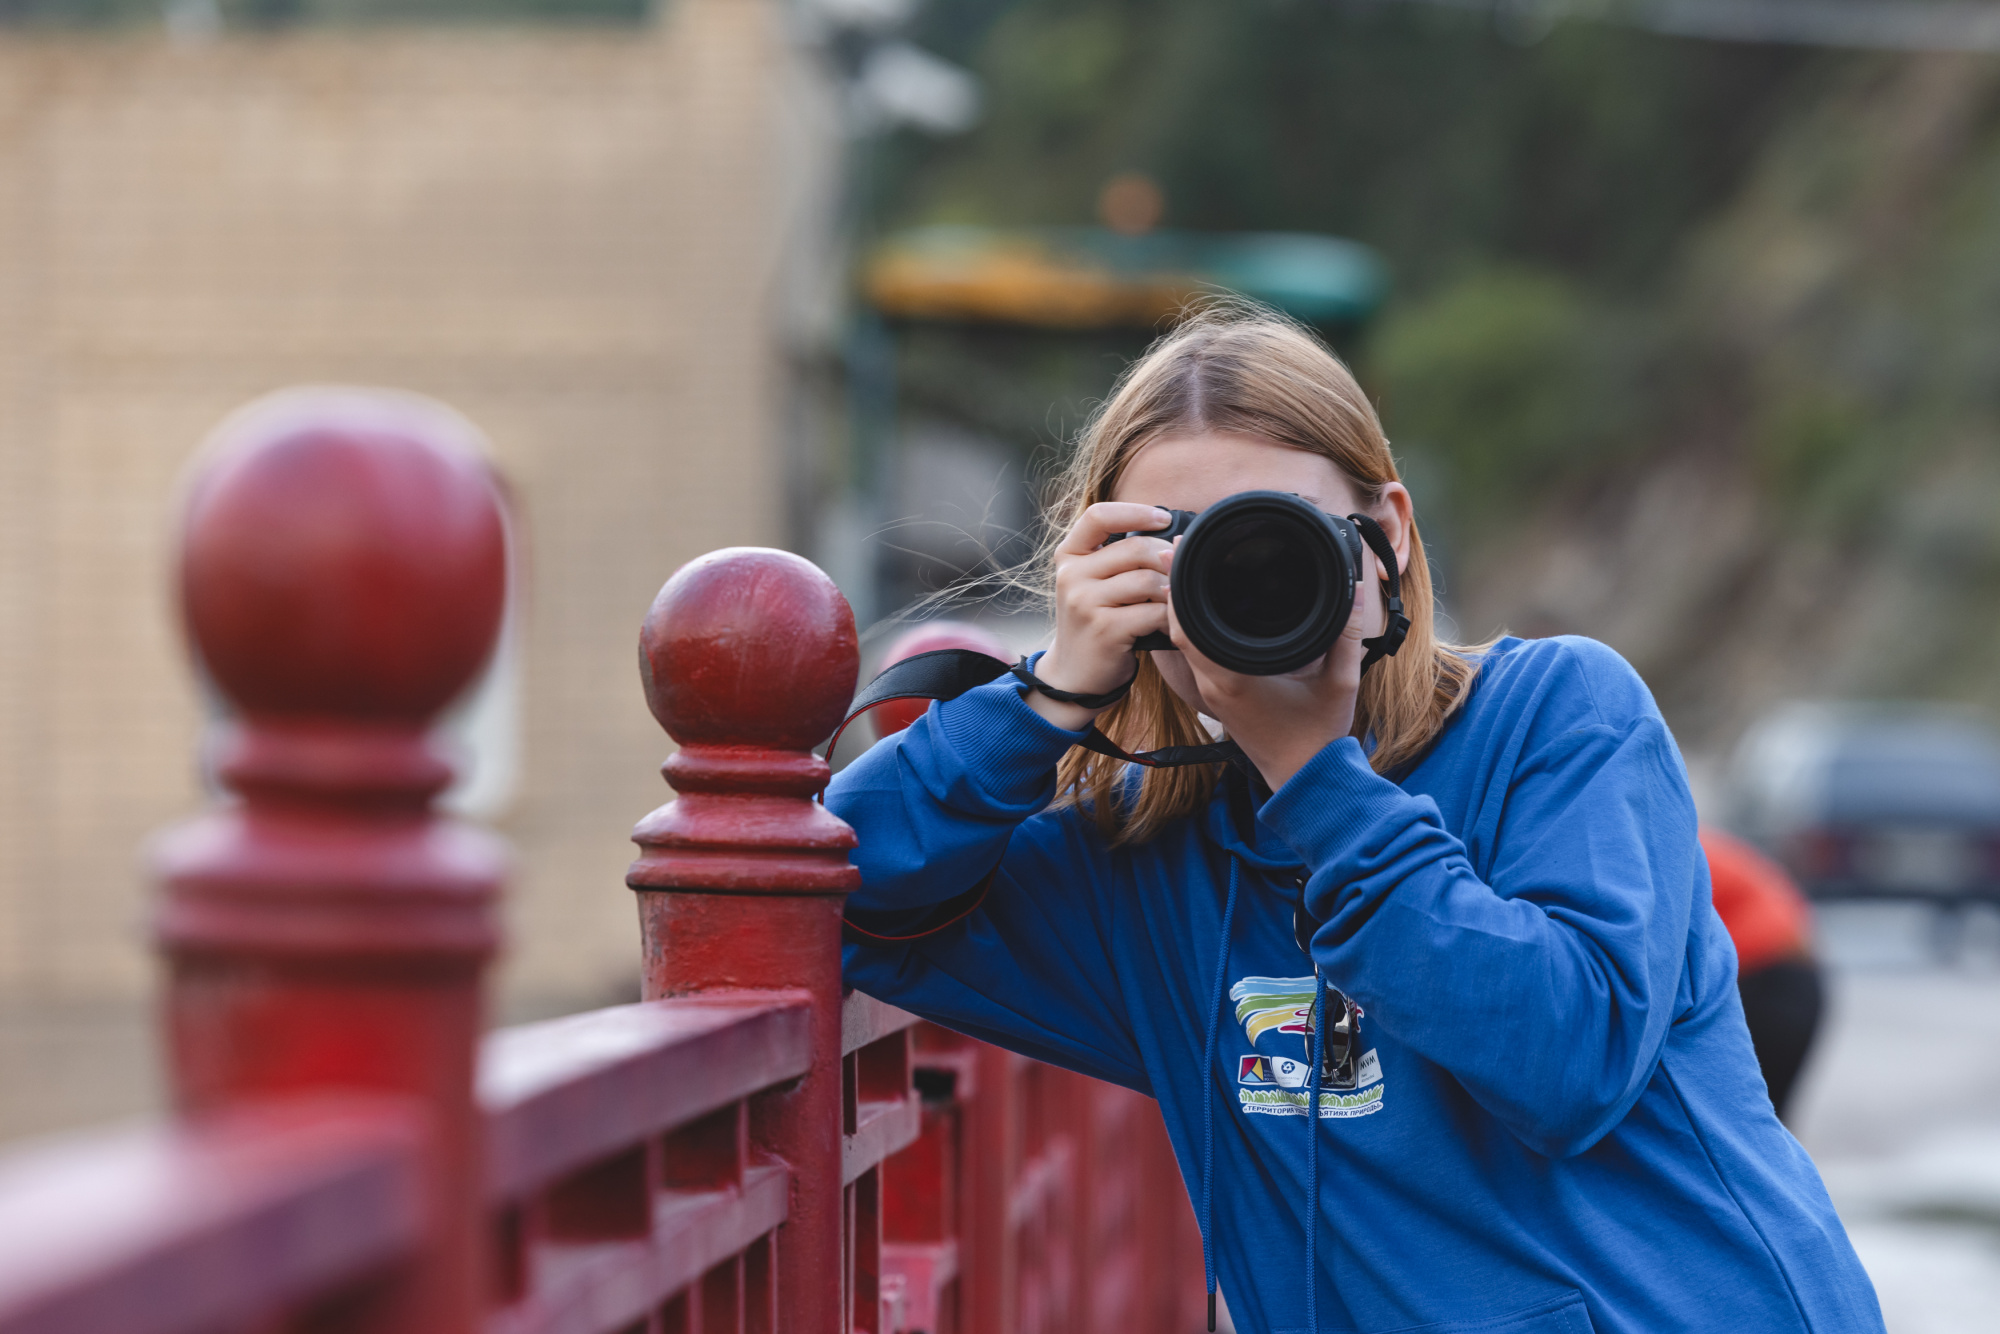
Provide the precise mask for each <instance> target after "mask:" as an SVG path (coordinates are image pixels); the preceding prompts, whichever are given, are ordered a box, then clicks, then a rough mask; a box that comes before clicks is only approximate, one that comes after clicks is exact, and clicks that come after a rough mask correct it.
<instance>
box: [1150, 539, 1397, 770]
mask: <svg viewBox="0 0 2000 1334" xmlns="http://www.w3.org/2000/svg"><path fill="white" fill-rule="evenodd" d="M1176 545H1178V544H1176ZM1168 564H1169V566H1170V567H1171V565H1172V560H1171V558H1169V561H1168ZM1167 620H1168V634H1170V635H1171V636H1172V637H1173V641H1174V647H1176V648H1178V649H1179V650H1180V651H1181V653H1182V655H1183V656H1184V657H1185V658H1186V659H1187V663H1188V667H1189V668H1190V669H1191V670H1192V671H1193V673H1194V679H1195V686H1196V688H1197V689H1198V690H1199V691H1200V693H1201V700H1202V711H1203V712H1204V713H1206V714H1208V715H1209V717H1211V718H1214V719H1215V720H1216V721H1217V722H1219V723H1221V724H1222V725H1223V727H1224V728H1226V729H1227V730H1228V732H1229V737H1230V739H1231V740H1232V741H1234V742H1235V743H1236V744H1237V745H1239V746H1241V747H1243V753H1244V754H1245V755H1247V756H1249V757H1250V762H1251V763H1252V764H1254V765H1256V766H1257V772H1258V773H1260V774H1262V775H1263V777H1264V781H1265V782H1266V783H1268V784H1270V786H1271V790H1272V791H1273V792H1275V791H1277V790H1278V789H1279V788H1281V787H1283V786H1284V785H1285V783H1286V782H1287V781H1289V780H1290V778H1291V776H1292V775H1293V774H1295V773H1297V772H1298V771H1299V770H1300V769H1302V768H1304V767H1305V765H1306V762H1307V761H1308V760H1310V759H1312V757H1313V756H1315V755H1317V754H1319V753H1320V751H1322V750H1324V749H1326V747H1327V746H1328V745H1329V744H1331V743H1332V742H1334V741H1337V740H1339V739H1340V738H1341V737H1344V736H1346V735H1348V734H1349V733H1351V732H1352V731H1353V730H1354V702H1355V698H1356V697H1357V696H1358V695H1359V693H1360V691H1361V660H1362V659H1363V658H1365V657H1367V656H1368V650H1367V649H1366V648H1365V647H1363V646H1362V643H1361V641H1362V640H1363V639H1367V638H1370V637H1372V636H1374V635H1379V634H1381V633H1382V629H1383V626H1384V625H1385V624H1386V623H1387V620H1388V607H1387V605H1386V604H1385V602H1384V601H1383V596H1382V569H1381V566H1380V564H1379V563H1378V562H1377V561H1376V559H1375V553H1374V552H1372V551H1368V552H1364V553H1363V566H1362V575H1361V582H1360V583H1359V584H1357V585H1356V586H1355V590H1354V610H1353V612H1352V613H1350V614H1349V615H1348V618H1347V625H1346V627H1345V628H1344V629H1342V630H1341V632H1340V638H1339V639H1337V640H1335V641H1334V645H1333V647H1332V648H1331V649H1329V650H1327V653H1326V656H1325V657H1323V658H1320V659H1319V660H1318V661H1317V662H1312V663H1308V664H1307V665H1306V666H1304V667H1301V668H1299V669H1298V670H1297V671H1293V672H1287V673H1285V674H1284V675H1282V676H1245V675H1244V674H1243V673H1241V672H1232V671H1230V670H1229V669H1228V668H1226V667H1218V666H1216V665H1215V663H1213V662H1211V661H1209V659H1207V658H1206V657H1204V656H1202V653H1201V650H1199V649H1197V648H1195V647H1194V646H1193V645H1192V644H1190V643H1188V641H1187V637H1186V635H1184V634H1183V633H1182V632H1181V626H1180V621H1179V619H1178V618H1176V617H1175V616H1174V615H1173V608H1172V606H1171V605H1169V607H1168V609H1167Z"/></svg>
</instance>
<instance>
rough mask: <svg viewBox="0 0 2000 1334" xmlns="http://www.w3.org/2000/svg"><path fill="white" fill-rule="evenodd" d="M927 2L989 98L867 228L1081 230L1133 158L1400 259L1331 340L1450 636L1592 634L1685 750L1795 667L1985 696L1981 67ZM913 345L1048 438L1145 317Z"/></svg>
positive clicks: (1997, 160)
mask: <svg viewBox="0 0 2000 1334" xmlns="http://www.w3.org/2000/svg"><path fill="white" fill-rule="evenodd" d="M933 23H934V26H935V27H936V31H933V32H930V33H928V34H926V40H928V41H929V42H931V44H932V45H934V46H936V47H937V48H938V49H940V50H945V51H947V52H948V53H949V54H952V55H953V56H955V57H956V58H958V59H961V60H963V61H965V62H966V63H967V64H969V65H970V66H972V67H973V68H975V69H977V70H978V71H979V72H980V74H981V75H982V77H983V78H984V80H985V81H986V86H987V90H988V97H989V103H990V108H991V110H990V115H989V118H988V120H987V122H986V124H985V125H984V126H982V128H981V129H980V130H979V131H978V132H977V133H976V134H974V135H972V136H970V137H968V139H966V140H964V141H961V142H958V143H953V144H943V145H938V144H931V143H919V142H917V141H914V140H911V141H908V142H901V141H898V142H894V143H891V144H889V145H887V146H885V147H884V148H883V149H882V150H881V151H880V153H879V155H878V159H877V163H876V166H875V169H874V171H873V173H872V181H873V189H874V193H873V196H872V198H871V200H870V208H869V210H868V217H869V219H870V220H871V223H872V225H874V226H876V227H880V228H886V227H890V226H895V225H902V224H907V223H912V222H931V221H995V222H1075V221H1085V220H1088V219H1089V217H1090V216H1091V213H1092V211H1093V207H1094V201H1095V198H1096V193H1097V191H1098V190H1099V189H1100V188H1101V186H1102V184H1103V183H1104V181H1105V180H1106V179H1108V178H1109V177H1111V176H1112V175H1113V174H1114V173H1118V172H1128V171H1139V172H1143V173H1146V174H1147V175H1149V176H1151V177H1152V178H1153V179H1155V180H1156V181H1158V182H1159V183H1160V186H1161V188H1162V190H1163V192H1164V194H1165V196H1166V199H1167V221H1168V223H1169V224H1171V225H1177V226H1186V227H1194V228H1208V229H1218V230H1219V229H1235V228H1272V229H1278V228H1285V229H1299V230H1317V231H1326V232H1332V233H1336V234H1340V235H1346V236H1350V237H1354V238H1356V239H1358V240H1361V241H1364V242H1367V243H1368V244H1370V245H1372V246H1374V247H1376V248H1377V249H1378V250H1379V251H1381V252H1382V253H1383V254H1384V255H1385V256H1386V257H1387V258H1388V259H1389V261H1390V262H1391V264H1392V266H1393V269H1394V272H1395V277H1396V283H1397V294H1396V296H1395V298H1394V300H1393V302H1392V304H1391V307H1390V309H1389V310H1388V312H1387V313H1386V314H1385V316H1384V317H1383V318H1382V319H1381V320H1380V321H1379V322H1378V323H1377V325H1376V326H1375V327H1374V328H1373V329H1372V330H1370V331H1369V332H1368V334H1367V336H1366V338H1365V340H1363V341H1362V342H1360V343H1359V344H1356V345H1349V346H1347V348H1346V350H1347V351H1348V353H1349V354H1350V355H1351V356H1352V357H1353V358H1354V359H1355V361H1356V363H1357V366H1358V368H1359V369H1360V371H1361V373H1362V375H1363V378H1364V381H1365V382H1366V383H1367V384H1368V386H1369V388H1370V390H1371V392H1373V393H1374V394H1375V395H1376V397H1377V399H1378V402H1379V403H1380V405H1381V407H1382V410H1383V414H1384V418H1385V420H1386V422H1387V424H1388V427H1389V431H1390V434H1391V437H1392V438H1393V439H1394V440H1395V441H1396V444H1397V448H1398V451H1399V453H1400V454H1401V455H1402V456H1403V457H1404V458H1405V460H1406V463H1407V471H1408V472H1409V475H1410V477H1411V479H1412V482H1413V485H1414V486H1415V487H1416V488H1417V491H1418V501H1419V509H1420V514H1421V517H1422V518H1423V520H1424V522H1425V524H1426V529H1427V531H1428V532H1429V534H1430V535H1431V539H1432V541H1433V542H1434V543H1435V544H1436V545H1437V546H1438V548H1439V549H1440V551H1441V555H1442V566H1443V569H1444V572H1445V580H1446V585H1447V587H1446V594H1447V605H1448V606H1449V608H1450V610H1451V612H1452V614H1453V615H1454V617H1455V618H1456V620H1457V622H1458V624H1459V628H1460V633H1461V634H1462V635H1463V636H1464V637H1465V638H1468V639H1478V638H1482V637H1484V636H1486V635H1488V634H1491V633H1493V632H1495V631H1496V630H1498V629H1500V628H1502V627H1506V628H1511V629H1514V630H1516V631H1519V632H1523V633H1537V634H1542V633H1552V632H1556V631H1564V630H1567V631H1576V632H1580V633H1585V634H1591V635H1595V636H1598V637H1600V638H1603V639H1606V640H1608V641H1609V642H1610V643H1612V644H1613V645H1615V646H1616V647H1618V648H1619V649H1620V650H1621V651H1623V652H1624V653H1625V654H1627V655H1628V656H1629V657H1630V658H1631V659H1632V660H1633V661H1634V662H1635V663H1636V664H1637V665H1638V666H1639V668H1640V670H1641V671H1643V672H1644V673H1645V674H1646V676H1647V678H1648V679H1649V681H1651V683H1652V684H1653V686H1654V688H1655V690H1656V691H1657V692H1658V693H1659V695H1660V697H1661V700H1662V703H1663V705H1664V706H1665V707H1666V708H1667V710H1668V713H1669V715H1670V717H1671V719H1672V720H1673V722H1674V724H1675V726H1676V728H1677V730H1678V731H1679V733H1680V735H1681V736H1682V739H1683V742H1684V744H1686V745H1687V746H1689V747H1690V748H1691V749H1697V750H1699V749H1708V748H1713V747H1717V746H1720V745H1725V744H1727V743H1728V742H1729V741H1730V740H1731V739H1733V737H1734V735H1735V733H1736V731H1737V730H1738V729H1739V728H1740V727H1741V725H1742V724H1743V722H1744V721H1745V720H1746V719H1747V718H1748V717H1749V716H1751V715H1753V714H1754V713H1755V712H1756V711H1757V710H1759V709H1760V708H1762V707H1763V706H1764V705H1765V704H1766V703H1768V702H1769V701H1770V700H1772V699H1774V698H1778V697H1781V696H1787V695H1797V694H1837V695H1938V696H1949V697H1958V698H1967V699H1972V700H1977V701H1981V702H1985V703H1988V704H1993V705H2000V674H1996V673H1994V672H1991V671H1989V670H1988V669H1987V663H1988V661H1989V653H1988V651H1987V650H1988V646H1989V641H1992V640H1994V639H1995V638H1996V637H2000V376H1996V371H2000V365H1996V364H1995V363H1996V358H2000V114H1996V113H2000V62H1996V61H1994V60H1992V59H1990V58H1976V57H1944V56H1897V57H1888V56H1872V55H1859V54H1853V53H1836V52H1825V51H1819V52H1814V51H1806V50H1802V49H1800V48H1779V47H1761V46H1752V45H1742V44H1718V43H1707V42H1696V41H1687V40H1680V39H1672V38H1665V37H1659V36H1654V35H1649V34H1643V33H1637V32H1633V31H1630V30H1625V29H1619V28H1615V27H1609V26H1603V25H1597V24H1590V23H1566V24H1560V25H1558V26H1556V27H1554V28H1553V29H1552V30H1549V31H1547V32H1546V33H1541V34H1532V33H1531V34H1523V33H1519V32H1510V31H1506V30H1504V29H1502V28H1496V26H1495V25H1494V22H1493V21H1492V20H1491V19H1490V18H1488V17H1487V16H1484V15H1478V14H1464V13H1456V12H1448V11H1440V10H1433V9H1427V8H1416V7H1407V6H1395V7H1384V6H1376V5H1351V4H1350V5H1346V6H1341V5H1333V6H1306V5H1298V4H1271V5H1265V6H1259V7H1255V8H1242V7H1236V8H1227V9H1217V8H1215V7H1211V6H1204V5H1200V4H1195V3H1191V2H1190V3H1175V4H1169V5H1165V6H1157V5H1149V6H1140V5H1136V4H1127V3H1120V2H1119V0H1086V2H1083V3H1077V2H1072V3H1067V4H1057V3H1052V2H1049V0H1026V2H1025V3H1019V4H1013V5H997V4H996V5H989V7H988V10H987V12H986V14H985V16H984V18H983V19H981V20H980V21H978V22H974V21H973V20H972V19H971V18H968V16H967V14H966V12H965V10H964V9H963V7H958V8H956V9H955V12H954V15H953V16H952V18H951V19H950V20H949V22H947V21H946V20H945V19H944V18H943V17H939V18H937V19H935V20H933ZM954 43H956V45H954ZM904 338H905V343H906V348H907V352H906V365H907V367H908V368H909V369H908V371H907V372H906V376H905V384H904V394H905V402H906V405H908V407H909V409H910V410H912V411H916V412H922V413H926V414H931V415H935V416H941V417H945V418H949V419H953V420H957V421H960V422H962V423H964V424H966V425H968V426H972V427H975V428H977V429H982V430H986V431H989V432H993V433H996V434H999V435H1001V436H1004V437H1005V438H1007V439H1009V440H1011V441H1013V442H1015V443H1016V444H1017V445H1018V446H1020V447H1021V448H1023V449H1028V450H1035V449H1039V450H1040V451H1041V452H1042V457H1043V459H1044V462H1045V463H1046V461H1047V459H1048V458H1049V457H1050V456H1051V455H1053V454H1054V453H1055V452H1058V451H1059V450H1060V448H1061V447H1062V442H1063V440H1064V438H1065V437H1066V436H1067V435H1068V434H1069V433H1071V432H1073V431H1074V429H1075V427H1076V426H1077V425H1078V424H1079V423H1080V422H1081V421H1082V419H1083V417H1084V415H1085V414H1086V412H1087V410H1088V404H1089V402H1090V401H1091V399H1092V398H1093V397H1094V396H1095V395H1098V394H1101V393H1102V392H1103V390H1104V389H1105V387H1107V386H1108V384H1109V382H1110V380H1111V378H1112V376H1113V375H1115V373H1116V370H1117V367H1118V365H1119V364H1121V362H1122V359H1123V358H1124V357H1126V356H1129V355H1130V354H1131V351H1132V350H1134V346H1135V345H1136V344H1137V343H1138V342H1139V341H1141V340H1128V342H1127V343H1126V344H1119V343H1116V342H1115V341H1110V340H1104V341H1091V340H1071V341H1070V343H1069V344H1067V345H1064V344H1058V343H1056V342H1053V341H1051V340H1047V339H1041V338H1036V337H1034V336H1030V335H1024V334H1000V333H996V332H992V331H978V330H968V329H955V330H954V329H939V328H913V329H910V330H907V331H906V332H905V334H904ZM1003 371H1004V372H1005V374H1006V375H1008V376H1012V377H1014V379H1013V383H1014V386H1015V387H1014V388H1013V390H1012V392H1011V393H1009V394H1002V393H1000V392H999V391H998V390H997V389H996V388H995V387H994V386H995V385H996V383H997V381H998V380H1000V379H1001V378H1003V376H1002V372H1003Z"/></svg>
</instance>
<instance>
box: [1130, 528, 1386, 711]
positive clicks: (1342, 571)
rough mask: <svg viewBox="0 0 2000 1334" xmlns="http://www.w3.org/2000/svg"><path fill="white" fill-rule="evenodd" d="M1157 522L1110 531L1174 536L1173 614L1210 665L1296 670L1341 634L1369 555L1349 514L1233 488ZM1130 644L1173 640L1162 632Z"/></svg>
mask: <svg viewBox="0 0 2000 1334" xmlns="http://www.w3.org/2000/svg"><path fill="white" fill-rule="evenodd" d="M1168 513H1169V514H1171V515H1172V516H1173V520H1172V522H1171V523H1169V524H1168V525H1167V526H1166V527H1165V528H1155V529H1150V530H1146V531H1135V532H1130V533H1114V534H1113V535H1112V536H1111V538H1110V541H1113V542H1116V541H1119V540H1121V539H1123V538H1127V537H1160V538H1165V539H1167V540H1168V541H1172V540H1173V539H1174V538H1176V537H1178V538H1181V539H1182V541H1181V544H1180V547H1179V549H1178V550H1177V551H1176V552H1175V554H1174V568H1173V574H1172V576H1171V580H1170V583H1169V589H1170V596H1171V597H1172V598H1173V604H1174V615H1175V616H1176V617H1177V618H1178V619H1179V620H1180V623H1181V629H1182V630H1183V631H1184V632H1185V633H1186V634H1187V637H1188V639H1189V640H1190V641H1191V642H1192V643H1193V644H1194V646H1195V647H1196V648H1198V649H1200V650H1201V651H1202V652H1203V653H1204V654H1206V655H1207V656H1208V657H1209V658H1210V659H1211V660H1212V661H1213V662H1215V663H1216V664H1217V665H1218V666H1221V667H1226V668H1228V669H1229V670H1230V671H1233V672H1242V673H1244V674H1245V675H1248V676H1277V675H1280V674H1282V673H1284V672H1290V671H1296V670H1297V669H1299V668H1300V667H1303V666H1305V665H1306V664H1307V663H1310V662H1312V661H1314V660H1316V659H1318V658H1320V657H1322V656H1324V655H1325V653H1326V651H1327V650H1328V649H1330V648H1332V647H1333V644H1334V641H1335V640H1337V639H1339V638H1340V632H1341V631H1342V630H1344V629H1345V628H1346V627H1347V618H1348V617H1349V616H1350V615H1352V614H1353V611H1354V596H1355V589H1356V586H1357V585H1358V584H1359V583H1360V581H1361V575H1362V572H1363V571H1364V570H1366V569H1367V568H1368V567H1367V564H1366V562H1365V561H1364V560H1363V558H1362V554H1361V553H1362V550H1363V546H1362V537H1361V532H1360V530H1359V529H1357V528H1356V527H1355V525H1354V523H1353V522H1352V521H1351V520H1349V519H1344V518H1341V517H1340V516H1339V515H1337V514H1327V513H1325V512H1323V511H1321V510H1318V509H1315V508H1314V507H1313V506H1312V505H1310V504H1309V503H1307V502H1306V501H1304V500H1302V499H1300V498H1299V497H1298V496H1295V495H1292V494H1290V493H1289V492H1285V491H1239V492H1237V493H1236V494H1235V495H1233V496H1229V497H1227V498H1225V499H1223V500H1220V501H1217V502H1216V503H1215V504H1214V505H1211V506H1209V507H1208V508H1207V509H1205V510H1202V511H1201V512H1200V513H1194V512H1191V511H1188V510H1169V511H1168ZM1132 647H1133V648H1135V649H1171V648H1172V647H1173V642H1172V641H1171V640H1169V639H1168V638H1167V636H1166V635H1165V634H1160V633H1155V634H1149V635H1145V636H1143V637H1142V638H1140V639H1139V640H1138V641H1137V642H1135V643H1134V644H1133V646H1132Z"/></svg>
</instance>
